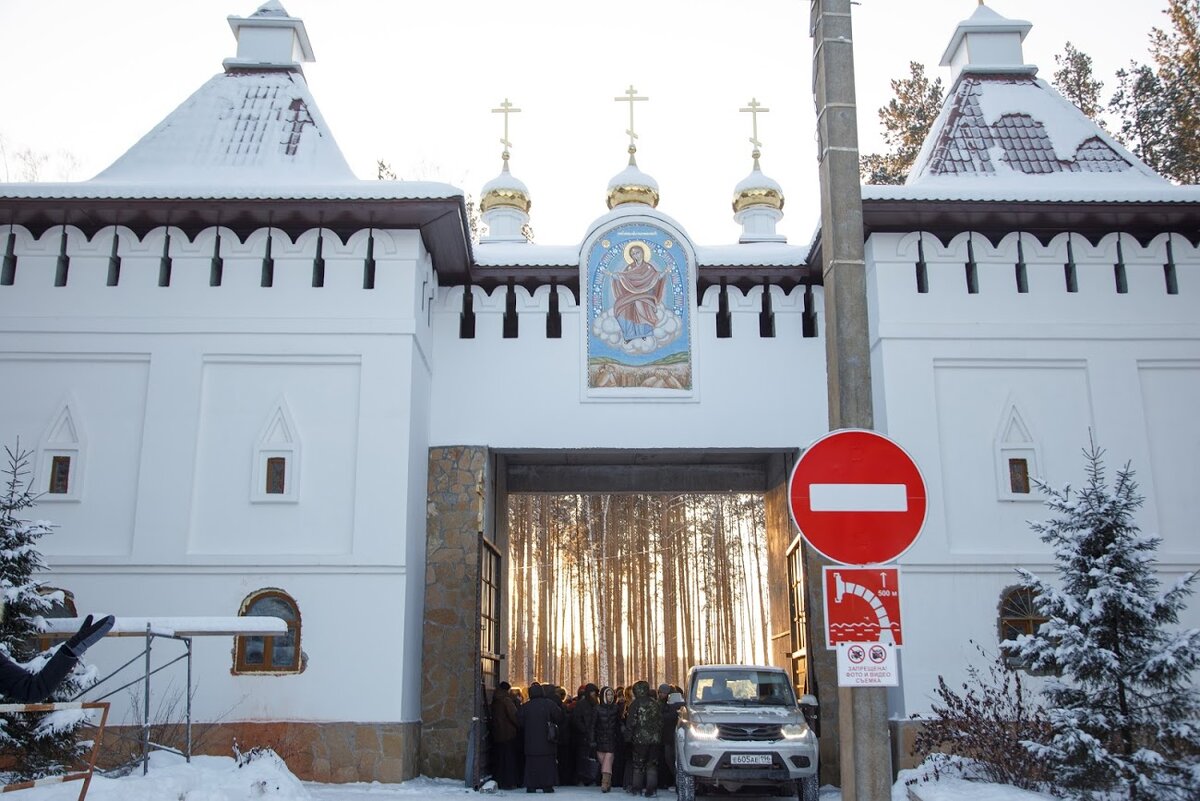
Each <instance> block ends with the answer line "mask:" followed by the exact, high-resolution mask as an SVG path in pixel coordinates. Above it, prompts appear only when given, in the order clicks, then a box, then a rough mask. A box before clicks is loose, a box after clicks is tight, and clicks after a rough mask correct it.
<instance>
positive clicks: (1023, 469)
mask: <svg viewBox="0 0 1200 801" xmlns="http://www.w3.org/2000/svg"><path fill="white" fill-rule="evenodd" d="M1028 419H1029V417H1028V415H1026V414H1025V413H1023V412H1022V411H1021V408H1020V406H1019V405H1018V404H1017V402H1016V401H1015V400H1014V399H1012V398H1011V397H1010V398H1009V399H1008V401H1007V402H1006V403H1005V404H1004V411H1003V412H1002V413H1001V415H1000V425H999V427H998V428H997V429H996V441H995V447H994V449H995V454H996V490H997V497H998V498H999V499H1000V500H1002V501H1033V502H1036V503H1040V502H1041V495H1040V493H1038V492H1037V487H1036V482H1037V481H1038V480H1040V479H1041V475H1042V474H1041V447H1040V446H1039V445H1038V441H1037V438H1036V436H1035V435H1034V432H1033V429H1032V428H1031V427H1030V425H1029V423H1028V422H1027V421H1028Z"/></svg>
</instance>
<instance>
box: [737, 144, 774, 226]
mask: <svg viewBox="0 0 1200 801" xmlns="http://www.w3.org/2000/svg"><path fill="white" fill-rule="evenodd" d="M751 206H768V207H770V208H773V209H775V210H777V211H782V210H783V188H782V187H781V186H780V185H779V183H778V182H777V181H775V180H773V179H771V178H768V177H767V176H766V175H764V174H763V172H762V170H761V169H759V166H758V159H757V158H755V159H754V169H752V170H751V171H750V174H749V175H747V176H746V177H745V178H743V179H742V180H741V181H740V182H739V183H738V185H737V186H736V187H734V189H733V211H734V213H735V214H736V213H737V212H739V211H742V210H743V209H747V208H750V207H751Z"/></svg>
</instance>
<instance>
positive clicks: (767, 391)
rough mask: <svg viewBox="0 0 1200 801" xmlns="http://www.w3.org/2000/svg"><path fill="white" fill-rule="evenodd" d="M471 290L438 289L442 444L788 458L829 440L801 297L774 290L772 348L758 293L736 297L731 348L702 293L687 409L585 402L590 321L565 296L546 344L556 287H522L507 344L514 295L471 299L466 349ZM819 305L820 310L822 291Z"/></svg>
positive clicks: (437, 411) (477, 294) (437, 436)
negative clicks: (736, 452)
mask: <svg viewBox="0 0 1200 801" xmlns="http://www.w3.org/2000/svg"><path fill="white" fill-rule="evenodd" d="M465 291H468V290H466V289H465V288H463V287H450V288H443V289H440V290H439V295H438V298H437V301H436V303H435V305H434V315H433V323H432V325H433V329H434V341H435V352H434V357H435V358H434V362H435V365H436V366H435V375H436V379H435V381H434V387H433V418H432V419H433V422H432V440H433V442H434V443H435V444H454V443H464V442H470V443H476V444H486V445H488V446H490V447H493V448H545V447H552V448H565V449H572V448H668V447H681V448H682V447H691V448H697V447H698V448H705V447H709V448H721V447H743V448H745V447H769V448H792V447H796V446H797V445H798V444H803V443H807V442H810V441H812V440H814V439H816V438H817V437H818V436H820V435H821V434H822V433H824V431H825V430H826V411H825V410H826V397H825V343H824V339H823V337H822V336H816V337H805V336H804V335H803V316H804V298H803V295H804V290H803V288H796V289H794V290H792V291H791V292H790V293H785V292H783V291H782V290H780V289H779V288H778V287H772V288H771V289H770V293H771V309H772V311H773V318H774V333H775V336H773V337H764V336H761V335H760V328H759V316H760V312H761V311H762V308H763V303H762V295H763V291H764V290H763V288H762V287H755V288H753V289H752V290H751V291H750V292H749V293H746V294H744V295H743V293H742V292H741V291H739V290H737V289H736V288H729V289H728V309H729V329H730V334H731V335H730V336H728V337H719V336H718V335H717V317H718V311H719V307H720V303H719V293H720V288H719V287H712V288H710V289H709V290H708V291H707V292H705V294H704V297H703V298H702V299H701V304H700V307H699V309H698V310H697V313H696V345H695V385H696V390H697V392H696V395H697V397H695V398H690V399H687V400H680V401H672V400H669V399H659V398H656V399H649V398H648V399H642V400H640V401H638V400H629V399H625V400H620V401H606V400H597V399H591V398H586V397H585V393H584V389H583V380H584V363H585V360H586V356H585V354H584V345H585V343H584V339H583V337H584V332H583V331H582V326H583V322H582V321H581V314H580V309H579V307H578V305H577V304H576V302H575V300H574V297H573V296H572V294H571V292H570V291H569V290H567V289H566V288H563V287H559V288H558V289H557V292H558V310H559V314H560V315H561V333H562V336H561V337H558V338H550V337H547V334H546V316H547V314H548V312H549V309H550V291H551V290H550V287H548V286H542V287H539V288H538V289H537V290H536V291H535V292H533V293H532V294H531V293H529V292H528V291H526V290H525V289H524V288H523V287H521V286H515V287H513V289H512V290H511V291H512V292H514V293H515V296H516V304H515V305H516V309H517V314H518V318H519V322H518V327H517V332H516V333H517V336H516V337H515V338H506V337H505V336H504V316H505V307H506V294H507V292H508V291H510V290H508V289H506V288H505V287H499V288H497V289H495V290H494V291H492V292H491V293H490V294H489V293H487V292H485V291H484V290H482V289H481V288H479V287H472V288H470V290H469V291H470V292H471V293H472V303H471V306H472V308H473V313H474V318H475V331H474V337H473V338H463V337H462V336H461V335H460V321H461V317H462V311H463V307H464V304H463V293H464V292H465ZM814 295H815V308H816V309H820V308H821V305H820V304H821V294H820V288H819V287H818V288H817V289H816V290H815V292H814ZM816 331H817V332H818V333H821V328H820V324H819V321H818V325H817V327H816ZM748 389H749V391H747V390H748ZM497 420H503V421H504V424H503V425H497V424H496V421H497Z"/></svg>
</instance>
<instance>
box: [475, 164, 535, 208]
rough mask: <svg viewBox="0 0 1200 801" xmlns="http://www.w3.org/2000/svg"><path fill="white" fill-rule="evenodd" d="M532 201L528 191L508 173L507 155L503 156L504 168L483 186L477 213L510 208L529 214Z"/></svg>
mask: <svg viewBox="0 0 1200 801" xmlns="http://www.w3.org/2000/svg"><path fill="white" fill-rule="evenodd" d="M532 205H533V201H532V200H530V198H529V190H528V189H527V188H526V187H525V184H524V183H522V182H521V181H520V180H518V179H517V178H514V177H513V174H512V173H510V172H509V171H508V154H507V153H505V154H504V167H503V168H502V169H501V170H500V174H499V175H497V176H496V177H495V178H493V179H492V180H490V181H488V182H487V183H486V184H484V185H483V194H482V196H481V197H480V198H479V211H480V212H485V211H489V210H491V209H495V208H501V207H503V208H512V209H517V210H518V211H521V212H524V213H526V214H528V213H529V207H530V206H532Z"/></svg>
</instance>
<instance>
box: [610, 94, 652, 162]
mask: <svg viewBox="0 0 1200 801" xmlns="http://www.w3.org/2000/svg"><path fill="white" fill-rule="evenodd" d="M625 95H626V96H625V97H614V98H613V100H615V101H617V102H618V103H628V104H629V128H628V130H626V131H625V133H627V134H629V152H630V154H632V153H633V151H634V150H636V149H637V147H636V145H634V143H633V140H634V139H637V134H635V133H634V132H633V104H634V102H635V101H637V100H649V99H650V98H648V97H638V93H637V89H634V88H633V84H629V88H628V89H626V90H625Z"/></svg>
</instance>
